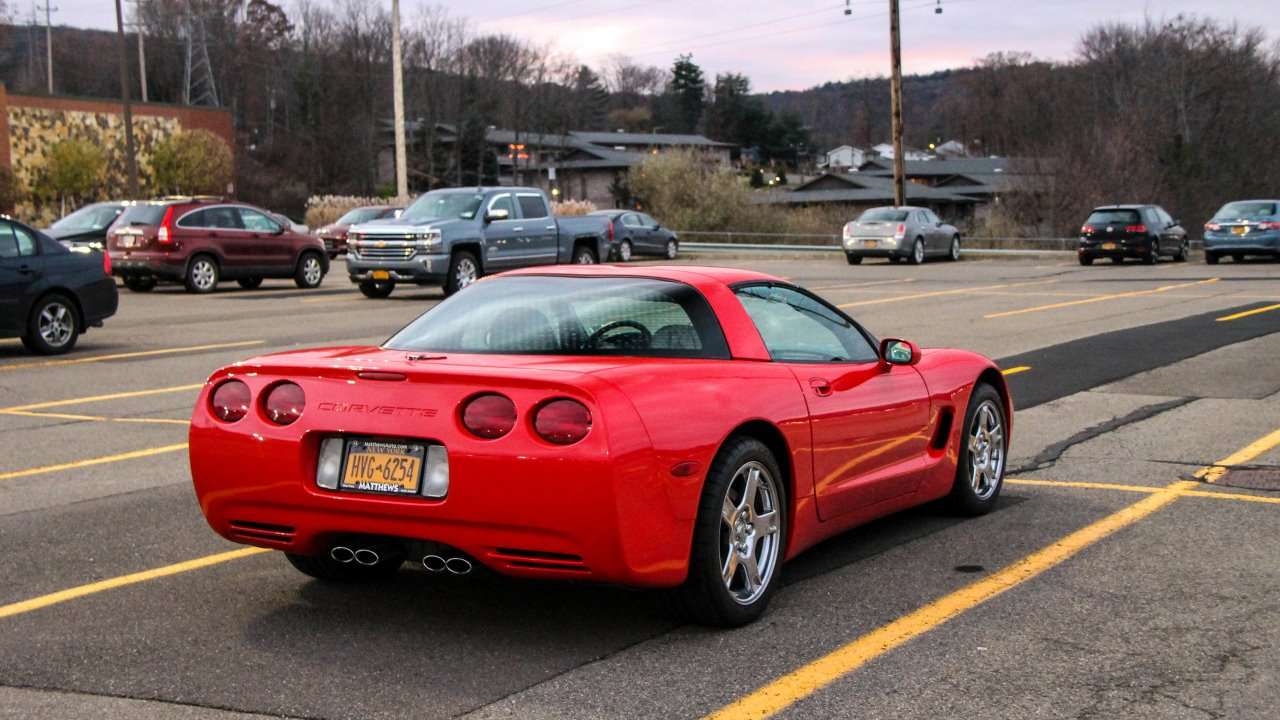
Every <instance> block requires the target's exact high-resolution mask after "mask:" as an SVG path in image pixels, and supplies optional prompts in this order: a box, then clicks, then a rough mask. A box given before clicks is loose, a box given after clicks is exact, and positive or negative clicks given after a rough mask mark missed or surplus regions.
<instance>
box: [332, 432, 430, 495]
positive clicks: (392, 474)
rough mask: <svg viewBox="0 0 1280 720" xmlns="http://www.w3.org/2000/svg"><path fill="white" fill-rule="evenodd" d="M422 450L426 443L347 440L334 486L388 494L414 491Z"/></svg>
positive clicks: (424, 451) (417, 487)
mask: <svg viewBox="0 0 1280 720" xmlns="http://www.w3.org/2000/svg"><path fill="white" fill-rule="evenodd" d="M426 454H427V451H426V447H424V446H422V445H416V444H413V443H398V442H383V441H374V440H350V441H348V442H347V456H346V459H345V461H344V462H343V463H342V480H341V482H340V483H339V485H338V487H339V489H341V490H356V491H359V492H373V493H386V494H388V495H417V494H418V491H419V489H420V485H421V482H422V465H423V462H424V459H425V457H426Z"/></svg>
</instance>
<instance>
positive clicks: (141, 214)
mask: <svg viewBox="0 0 1280 720" xmlns="http://www.w3.org/2000/svg"><path fill="white" fill-rule="evenodd" d="M164 209H165V206H164V205H134V206H133V207H130V208H127V209H126V210H125V211H124V213H123V214H122V215H121V216H120V220H119V221H118V222H119V226H118V227H125V226H128V225H135V226H136V225H159V224H160V220H162V219H163V218H164Z"/></svg>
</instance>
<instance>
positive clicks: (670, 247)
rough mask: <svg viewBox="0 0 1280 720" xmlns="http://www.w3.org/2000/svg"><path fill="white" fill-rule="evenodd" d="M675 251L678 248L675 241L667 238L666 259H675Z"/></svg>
mask: <svg viewBox="0 0 1280 720" xmlns="http://www.w3.org/2000/svg"><path fill="white" fill-rule="evenodd" d="M677 252H679V248H677V247H676V241H675V240H668V241H667V259H668V260H675V259H676V253H677Z"/></svg>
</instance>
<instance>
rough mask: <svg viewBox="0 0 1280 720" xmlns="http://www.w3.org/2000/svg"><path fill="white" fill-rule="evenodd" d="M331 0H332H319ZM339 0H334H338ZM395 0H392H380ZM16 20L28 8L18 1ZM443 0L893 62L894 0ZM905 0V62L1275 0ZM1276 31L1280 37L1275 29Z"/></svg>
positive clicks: (730, 67) (806, 78) (794, 75)
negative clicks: (891, 4) (848, 12)
mask: <svg viewBox="0 0 1280 720" xmlns="http://www.w3.org/2000/svg"><path fill="white" fill-rule="evenodd" d="M319 1H320V2H325V1H326V0H319ZM340 1H341V0H328V2H330V3H335V4H336V3H337V2H340ZM382 2H384V3H385V4H386V5H387V7H390V5H391V0H382ZM11 4H12V5H16V6H17V7H18V8H19V15H20V17H19V20H20V21H25V20H27V16H28V14H29V13H30V10H29V9H28V8H26V7H25V5H24V4H23V3H22V2H21V0H20V1H19V2H17V3H11ZM282 4H283V5H284V6H285V7H286V9H288V8H290V7H291V6H292V4H293V0H283V3H282ZM429 4H439V5H442V6H444V7H446V8H448V9H449V10H450V11H451V12H452V13H453V14H455V15H458V16H462V17H466V18H469V19H470V20H471V22H472V23H473V26H474V27H475V28H476V29H479V30H486V31H493V32H508V33H515V34H520V35H523V36H527V37H529V38H530V39H532V40H535V41H537V42H540V43H554V44H555V45H556V46H557V47H559V48H560V49H561V50H564V51H569V52H572V53H574V54H575V55H577V56H578V57H579V58H580V59H581V60H583V61H585V62H587V63H589V64H592V65H599V64H601V63H602V62H603V60H604V58H605V57H607V56H608V55H610V54H612V53H618V52H621V53H625V54H627V55H630V56H632V57H633V58H634V59H636V60H638V61H643V62H646V63H651V64H654V65H662V66H669V65H670V63H671V60H672V59H673V58H674V57H675V55H677V54H679V53H681V52H690V53H692V54H693V56H694V61H695V62H697V63H698V64H699V65H701V66H702V67H703V69H704V70H705V71H706V73H707V76H708V79H710V78H712V77H714V75H715V73H717V72H742V73H746V74H747V75H748V76H749V77H750V78H751V80H752V83H753V86H754V88H755V89H756V90H783V89H802V88H806V87H810V86H812V85H817V84H821V83H823V82H827V81H832V80H844V79H847V78H850V77H859V76H867V75H877V74H884V73H886V72H887V71H888V67H889V61H888V47H889V44H888V42H889V41H888V26H889V20H888V11H887V6H888V0H849V9H850V10H851V13H852V14H851V15H849V16H848V17H846V16H845V15H844V6H845V2H844V0H646V1H644V2H639V1H638V0H440V1H439V2H436V3H427V2H420V1H419V0H402V2H401V7H402V13H404V15H405V21H406V22H410V21H411V20H412V18H413V17H414V16H415V15H416V14H418V13H419V12H420V10H421V8H423V7H426V6H427V5H429ZM941 4H942V8H943V13H942V14H941V15H938V14H935V12H934V8H935V7H936V6H937V0H902V8H903V11H902V12H903V17H902V27H903V29H902V45H903V70H904V72H907V73H919V72H930V71H933V70H940V69H943V68H949V67H958V66H964V65H970V64H972V63H973V61H974V60H975V59H976V58H980V57H982V56H984V55H986V54H988V53H991V52H996V51H1026V52H1031V53H1033V54H1034V55H1036V56H1038V57H1044V58H1052V59H1062V58H1067V57H1070V56H1071V55H1072V54H1073V52H1074V49H1075V46H1076V42H1077V40H1078V38H1079V37H1080V35H1081V33H1082V32H1084V31H1085V30H1086V29H1088V28H1089V27H1090V26H1092V25H1095V24H1097V23H1100V22H1110V21H1124V22H1141V21H1142V19H1143V18H1144V16H1150V17H1152V18H1156V19H1160V18H1169V17H1173V16H1174V15H1177V14H1179V13H1188V14H1200V15H1209V16H1211V17H1215V18H1219V19H1222V20H1227V21H1238V22H1240V23H1241V24H1242V25H1265V24H1267V23H1270V24H1272V26H1274V25H1275V22H1276V20H1277V18H1280V12H1278V11H1277V2H1276V0H1211V1H1210V2H1206V1H1205V0H941ZM56 5H57V6H58V7H59V8H60V10H59V11H58V13H57V15H56V16H55V18H54V23H55V24H68V25H75V26H79V27H100V28H114V27H115V14H114V9H113V4H112V2H111V0H58V2H57V3H56ZM1271 37H1272V38H1273V39H1274V38H1277V37H1280V35H1277V33H1276V32H1274V31H1273V32H1272V35H1271Z"/></svg>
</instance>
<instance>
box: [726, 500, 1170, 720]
mask: <svg viewBox="0 0 1280 720" xmlns="http://www.w3.org/2000/svg"><path fill="white" fill-rule="evenodd" d="M1192 485H1194V483H1191V482H1177V483H1174V484H1173V485H1170V486H1169V487H1168V488H1166V489H1165V490H1162V491H1160V492H1157V493H1154V494H1152V495H1149V496H1147V497H1145V498H1143V499H1141V500H1139V501H1138V502H1136V503H1133V504H1132V505H1129V506H1128V507H1125V508H1123V509H1121V510H1119V511H1118V512H1115V513H1112V514H1111V515H1108V516H1107V517H1105V518H1103V519H1101V520H1099V521H1097V522H1095V523H1092V524H1090V525H1088V526H1086V527H1084V528H1081V529H1080V530H1077V531H1075V532H1073V533H1071V534H1070V535H1067V536H1066V537H1064V538H1062V539H1060V540H1058V541H1057V542H1055V543H1053V544H1051V545H1049V546H1047V547H1045V548H1043V549H1041V550H1038V551H1036V552H1034V553H1032V554H1030V555H1028V556H1026V557H1024V558H1022V559H1021V560H1018V561H1017V562H1015V563H1013V564H1012V565H1009V566H1007V567H1005V568H1004V569H1002V570H1000V571H998V572H995V573H993V574H991V575H990V576H988V577H986V578H983V579H982V580H979V581H977V582H975V583H972V584H970V585H966V586H965V587H962V588H960V589H959V590H957V591H955V592H953V593H951V594H949V595H946V596H944V597H942V598H939V599H938V600H935V601H933V602H931V603H929V604H928V605H925V606H924V607H922V608H920V609H919V610H916V611H914V612H911V613H908V614H906V615H903V616H902V617H900V618H898V619H897V620H894V621H893V622H891V623H889V624H887V625H883V626H881V627H879V628H877V629H875V630H872V631H871V632H869V633H867V634H866V635H863V636H862V637H860V638H858V639H856V640H854V641H853V642H850V643H849V644H847V645H844V646H842V647H840V648H837V649H836V650H835V651H834V652H831V653H829V654H827V655H825V656H823V657H821V658H818V659H817V660H814V661H813V662H811V663H809V664H807V665H804V666H801V667H799V668H797V669H796V670H793V671H791V672H790V673H787V674H786V675H783V676H782V677H780V678H778V679H777V680H774V681H773V682H771V683H769V684H768V685H765V686H764V687H762V688H760V689H758V690H756V691H755V692H752V693H751V694H749V695H747V696H745V697H743V698H741V699H739V700H737V701H735V702H733V703H731V704H729V705H726V706H725V707H723V708H721V709H720V710H718V711H716V712H715V713H712V714H711V715H709V716H707V717H708V718H713V719H714V720H729V719H730V718H766V717H769V716H771V715H773V714H775V713H778V712H780V711H782V710H784V709H786V708H788V707H790V706H791V705H793V704H794V703H796V702H798V701H799V700H802V699H804V698H805V697H807V696H809V695H811V694H813V693H814V692H816V691H818V690H820V689H822V688H824V687H826V686H827V685H830V684H831V683H833V682H835V681H836V680H839V679H840V678H841V677H843V676H845V675H847V674H849V673H851V672H853V671H854V670H857V669H858V668H860V667H862V666H863V665H866V664H867V663H868V662H871V661H872V660H874V659H876V658H878V657H880V656H881V655H884V654H885V653H887V652H889V651H890V650H893V649H895V648H897V647H899V646H901V645H903V644H904V643H906V642H907V641H909V640H912V639H914V638H916V637H919V636H920V635H923V634H925V633H927V632H929V631H930V630H932V629H934V628H935V627H938V626H939V625H941V624H943V623H945V622H947V621H948V620H950V619H952V618H954V617H956V616H958V615H960V614H961V613H964V612H966V611H968V610H970V609H972V608H974V607H977V606H978V605H981V604H982V603H984V602H986V601H988V600H990V599H991V598H993V597H995V596H997V595H999V594H1001V593H1003V592H1005V591H1006V590H1009V589H1010V588H1013V587H1016V586H1018V585H1021V584H1022V583H1024V582H1026V581H1028V580H1031V579H1032V578H1035V577H1037V576H1039V575H1040V574H1041V573H1043V572H1045V571H1046V570H1049V569H1050V568H1053V567H1055V566H1057V565H1059V564H1061V563H1062V562H1064V561H1066V560H1068V559H1070V558H1071V557H1073V556H1075V555H1076V554H1078V553H1080V552H1081V551H1082V550H1084V549H1085V548H1087V547H1089V546H1090V545H1093V544H1094V543H1096V542H1098V541H1099V540H1102V539H1103V538H1105V537H1107V536H1108V535H1111V534H1112V533H1114V532H1116V531H1117V530H1120V529H1122V528H1125V527H1128V526H1129V525H1132V524H1134V523H1136V522H1138V521H1139V520H1141V519H1143V518H1145V517H1147V516H1148V515H1150V514H1152V513H1154V512H1156V511H1157V510H1159V509H1160V508H1163V507H1164V506H1166V505H1168V504H1169V503H1171V502H1173V501H1174V500H1177V499H1178V494H1177V492H1176V490H1180V489H1181V488H1182V487H1183V486H1192Z"/></svg>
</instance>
